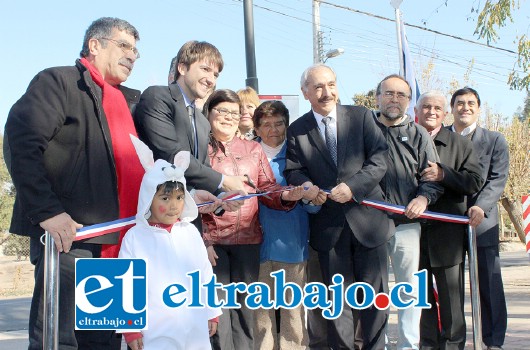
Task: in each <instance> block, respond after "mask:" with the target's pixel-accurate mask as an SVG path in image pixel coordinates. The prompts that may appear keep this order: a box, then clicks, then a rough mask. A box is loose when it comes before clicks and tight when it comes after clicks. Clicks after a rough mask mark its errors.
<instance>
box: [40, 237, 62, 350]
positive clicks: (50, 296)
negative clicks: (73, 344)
mask: <svg viewBox="0 0 530 350" xmlns="http://www.w3.org/2000/svg"><path fill="white" fill-rule="evenodd" d="M45 235H46V238H45V239H46V242H45V245H44V317H43V323H44V324H43V336H42V338H43V339H42V344H43V349H45V350H57V349H58V348H59V326H58V325H59V323H58V320H59V251H58V250H57V247H56V246H55V241H54V239H53V237H52V236H51V235H50V234H49V233H48V232H46V234H45Z"/></svg>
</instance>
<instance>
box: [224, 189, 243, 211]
mask: <svg viewBox="0 0 530 350" xmlns="http://www.w3.org/2000/svg"><path fill="white" fill-rule="evenodd" d="M234 194H239V195H241V196H245V195H246V194H247V193H246V192H244V191H229V192H225V193H223V195H222V196H220V198H221V199H222V198H225V197H229V196H232V195H234ZM244 203H245V200H244V199H241V200H237V201H235V200H234V201H226V202H221V205H222V207H223V209H224V210H226V211H237V210H238V209H239V208H241V206H242V205H243V204H244Z"/></svg>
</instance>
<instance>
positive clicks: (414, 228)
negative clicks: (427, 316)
mask: <svg viewBox="0 0 530 350" xmlns="http://www.w3.org/2000/svg"><path fill="white" fill-rule="evenodd" d="M411 93H412V91H411V88H410V85H409V84H408V82H407V81H406V80H405V79H403V78H402V77H401V76H399V75H395V74H393V75H389V76H387V77H386V78H384V79H383V80H382V81H381V82H380V83H379V85H378V86H377V90H376V97H377V103H378V105H379V109H380V112H379V113H377V114H376V116H377V118H376V120H377V125H378V126H379V128H380V129H381V131H382V132H383V135H384V136H385V138H386V141H387V143H388V148H389V152H388V159H387V171H386V174H385V176H384V177H383V179H382V181H381V188H382V189H383V192H384V195H385V198H386V201H387V202H390V203H392V204H397V205H404V206H406V209H405V215H404V216H403V215H401V214H392V215H391V217H392V218H393V219H394V224H395V226H396V233H395V235H394V236H393V237H392V238H390V240H389V241H388V253H389V256H390V261H391V262H392V268H393V271H394V277H395V281H396V283H401V282H407V283H411V284H413V285H414V284H416V278H415V277H414V273H416V272H418V267H419V259H420V234H421V228H420V223H419V220H418V217H419V216H420V215H421V214H423V212H424V211H425V209H426V208H427V205H429V204H432V203H434V202H435V201H436V200H437V199H438V197H440V195H441V194H442V193H443V188H442V186H441V185H439V184H438V183H436V182H426V181H422V180H421V179H420V174H421V172H422V171H423V170H424V169H426V168H428V167H429V164H435V163H436V162H437V161H438V160H439V159H438V155H437V154H436V151H435V149H434V144H433V142H432V139H431V137H430V135H429V133H428V132H427V131H426V130H425V129H424V128H423V127H421V126H419V125H418V124H416V123H415V122H414V118H411V117H410V116H408V115H406V114H405V111H406V110H407V108H408V106H409V103H410V97H411ZM415 292H417V287H416V290H415ZM401 298H402V300H404V301H406V300H410V298H411V296H410V295H407V294H403V295H401ZM420 316H421V309H418V308H406V309H401V310H398V331H399V333H398V342H397V348H398V349H418V344H419V324H420Z"/></svg>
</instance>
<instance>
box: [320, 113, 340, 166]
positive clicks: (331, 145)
mask: <svg viewBox="0 0 530 350" xmlns="http://www.w3.org/2000/svg"><path fill="white" fill-rule="evenodd" d="M322 123H324V125H325V126H326V128H325V129H324V135H325V137H326V146H327V147H328V150H329V153H330V154H331V158H332V159H333V161H334V162H335V165H337V139H336V138H335V135H334V134H333V130H331V125H330V123H331V117H324V118H322Z"/></svg>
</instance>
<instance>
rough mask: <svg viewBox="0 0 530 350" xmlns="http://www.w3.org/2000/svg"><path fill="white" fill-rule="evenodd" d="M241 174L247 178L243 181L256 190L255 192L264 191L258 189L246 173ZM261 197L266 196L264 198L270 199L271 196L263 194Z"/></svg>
mask: <svg viewBox="0 0 530 350" xmlns="http://www.w3.org/2000/svg"><path fill="white" fill-rule="evenodd" d="M243 176H244V177H246V178H247V181H245V182H246V183H247V184H248V185H249V186H250V187H252V188H253V189H254V190H255V191H256V193H265V191H262V190H260V189H259V188H258V186H256V184H255V183H254V181H252V179H251V178H250V176H248V175H247V174H245V175H243ZM263 197H266V198H268V199H270V200H272V198H271V197H269V196H268V195H266V194H265V195H263Z"/></svg>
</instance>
